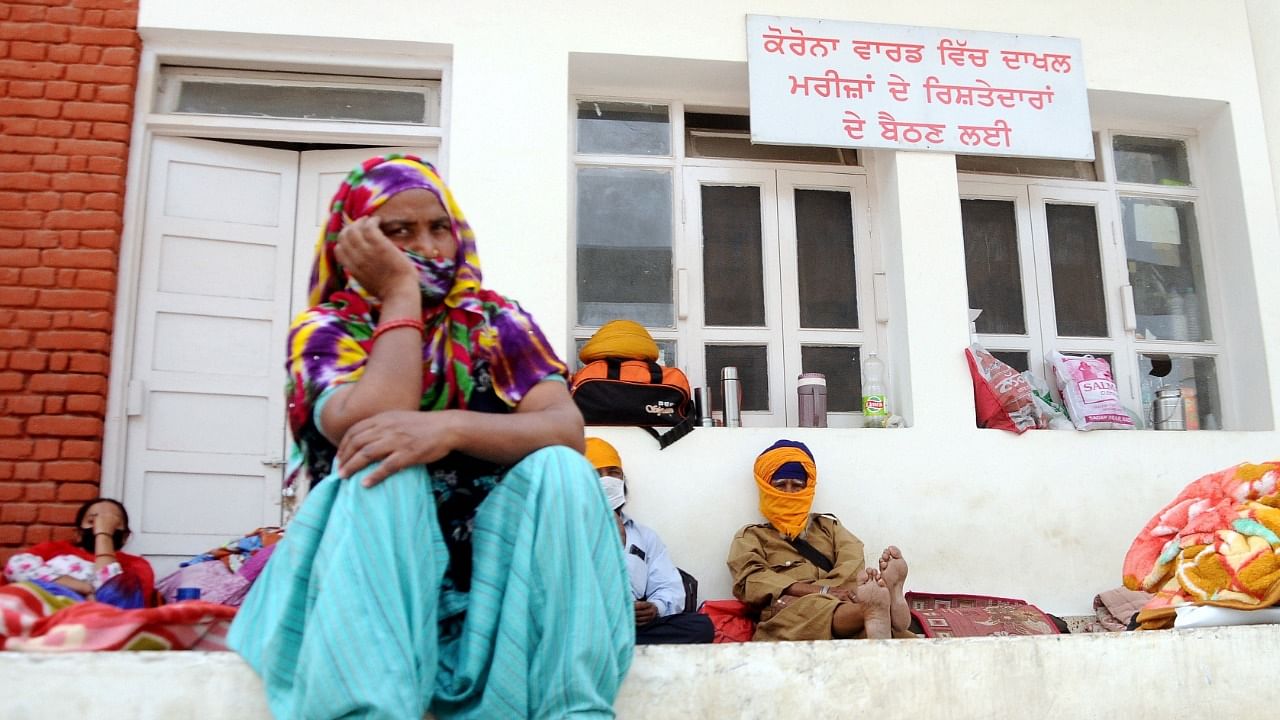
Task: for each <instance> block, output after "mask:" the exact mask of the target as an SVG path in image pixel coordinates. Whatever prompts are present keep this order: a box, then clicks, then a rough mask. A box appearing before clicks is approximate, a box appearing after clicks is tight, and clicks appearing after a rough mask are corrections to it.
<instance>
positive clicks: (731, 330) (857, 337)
mask: <svg viewBox="0 0 1280 720" xmlns="http://www.w3.org/2000/svg"><path fill="white" fill-rule="evenodd" d="M591 101H600V102H619V103H636V104H651V105H664V106H666V107H667V108H668V113H669V116H668V119H669V127H670V129H671V133H672V137H671V150H672V152H671V155H668V156H655V155H601V154H586V153H578V152H576V148H577V133H576V128H577V113H578V105H579V103H581V102H591ZM569 107H570V112H569V117H570V118H572V119H573V121H572V122H571V130H570V148H571V149H572V152H573V154H572V156H571V158H570V164H571V171H570V176H571V178H572V179H571V182H572V183H574V185H575V186H574V187H573V188H571V190H570V192H569V202H570V204H571V207H570V212H569V213H568V215H569V218H570V223H569V224H570V227H569V243H570V247H571V249H572V250H571V253H570V256H571V257H576V248H577V228H576V219H577V211H576V203H577V190H576V178H577V171H578V170H579V169H580V168H585V167H630V168H647V169H656V168H664V169H667V170H668V171H669V172H671V173H672V194H673V197H672V202H673V205H672V229H671V232H672V236H671V239H672V262H673V268H672V270H673V272H672V282H673V287H672V299H673V302H674V305H675V307H674V313H673V314H674V324H675V327H674V328H658V327H650V328H649V332H650V334H651V335H652V336H653V337H654V339H655V340H657V341H658V342H660V343H661V342H663V341H674V342H675V345H676V357H675V358H666V359H665V360H666V362H667V364H669V365H675V366H677V367H680V368H682V369H683V370H684V371H685V372H686V374H687V375H688V376H689V381H690V383H691V384H692V385H694V386H706V385H708V384H709V383H710V382H714V381H717V380H715V379H710V378H707V377H706V356H705V352H704V348H705V347H706V346H707V345H715V344H724V345H743V344H763V345H767V347H768V350H767V358H768V363H769V368H770V370H769V388H768V391H767V394H768V398H769V407H770V410H769V411H768V412H761V411H756V412H747V411H744V412H743V424H744V425H747V426H764V427H769V426H794V425H796V424H797V422H798V409H797V400H796V385H797V376H798V375H799V373H800V367H801V364H800V357H801V345H802V344H803V345H841V346H854V345H856V346H859V347H860V348H861V353H862V354H861V357H864V358H865V357H866V356H867V354H869V353H877V354H878V355H879V356H880V357H882V358H884V357H885V355H886V353H885V352H884V351H883V348H884V343H883V341H882V338H881V333H882V332H884V330H885V324H884V323H883V322H878V320H879V318H878V315H877V312H876V308H875V293H874V290H873V276H874V274H875V273H876V272H879V271H880V263H881V257H882V253H881V252H880V251H879V248H878V247H877V243H876V242H874V240H875V238H874V237H873V234H872V223H871V195H870V189H869V182H868V178H867V171H866V168H865V167H862V166H848V165H826V164H812V163H780V162H768V161H757V160H733V159H721V158H688V157H687V156H686V154H685V133H684V114H685V107H684V103H682V102H680V101H678V100H671V99H659V98H637V97H625V98H623V97H601V96H595V95H592V96H575V97H570V98H569ZM699 180H701V181H706V182H710V183H712V184H726V185H749V184H750V185H759V186H761V187H763V188H764V192H763V193H762V204H761V213H762V242H763V243H764V247H763V248H762V251H763V252H762V254H763V259H764V267H763V268H762V272H763V273H764V287H765V302H766V308H765V311H766V324H765V326H764V327H759V328H757V327H751V328H747V327H707V326H706V325H705V322H704V305H703V294H702V288H703V282H702V281H703V275H702V272H703V271H702V258H701V251H702V248H701V227H700V225H699V224H698V223H696V222H690V218H697V217H699V216H700V209H699V208H700V194H699V193H698V192H697V185H698V181H699ZM810 188H812V189H839V190H848V191H849V192H850V194H851V196H852V201H853V203H854V207H853V212H852V217H853V224H854V236H855V237H854V242H855V250H854V252H855V262H856V263H857V265H856V273H857V279H856V286H857V292H858V312H859V315H860V317H859V321H858V329H857V330H815V329H801V328H800V327H799V308H798V305H796V304H795V303H794V302H792V303H788V302H784V300H783V298H797V297H798V276H797V274H796V270H795V268H796V247H795V245H794V243H782V242H780V239H779V238H780V235H790V236H791V237H794V232H795V231H794V224H795V214H794V210H793V208H794V195H793V192H794V190H795V189H810ZM783 268H791V271H790V272H784V271H783ZM574 275H575V276H576V272H575V273H574ZM571 288H572V289H571V290H570V293H569V295H570V297H569V307H570V316H571V317H572V318H573V322H574V324H573V327H572V332H571V336H572V338H573V340H572V341H571V342H573V343H574V344H575V345H576V344H577V343H579V342H581V341H582V340H584V339H586V338H587V337H590V335H591V334H592V333H594V332H595V331H596V330H598V329H599V326H591V325H581V324H579V323H578V299H577V285H576V283H571ZM779 335H781V338H780V339H779ZM569 351H570V356H571V357H574V358H576V347H570V348H569ZM850 371H851V372H852V368H851V369H850ZM828 423H829V425H830V426H832V427H859V426H861V424H862V415H861V413H856V412H842V413H836V412H831V413H828Z"/></svg>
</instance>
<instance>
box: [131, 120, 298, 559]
mask: <svg viewBox="0 0 1280 720" xmlns="http://www.w3.org/2000/svg"><path fill="white" fill-rule="evenodd" d="M297 187H298V153H297V152H293V151H287V150H271V149H265V148H259V147H247V146H242V145H235V144H230V143H221V142H211V141H205V140H191V139H180V138H157V139H156V140H155V141H154V142H153V144H152V147H151V162H150V167H149V173H148V190H147V197H146V213H145V220H144V222H145V225H144V229H143V242H142V254H141V268H140V274H139V286H138V305H137V311H136V316H135V323H134V327H135V335H134V339H133V340H134V347H133V363H132V367H131V368H130V369H129V370H130V381H129V397H128V399H127V408H126V412H127V414H128V421H127V426H126V432H127V439H126V450H125V467H124V473H123V477H124V501H125V504H126V505H127V506H128V507H129V509H130V511H131V515H132V516H133V522H132V525H133V529H134V540H133V541H132V542H131V546H132V547H131V549H132V550H133V551H134V552H141V553H146V554H148V555H192V554H195V553H198V552H202V551H204V550H206V549H208V548H210V547H213V546H216V545H220V544H221V543H223V542H226V541H227V540H228V539H230V538H233V537H235V536H238V535H240V534H242V533H244V532H247V531H249V530H252V529H254V528H256V527H259V526H262V525H271V524H276V523H279V521H280V480H281V472H282V465H281V464H280V462H279V461H280V460H281V459H282V456H281V453H282V448H283V447H284V431H285V427H284V422H283V418H284V399H283V393H282V392H281V389H280V388H281V381H282V373H283V370H282V369H281V355H282V348H284V345H285V334H286V331H287V329H288V322H289V317H288V314H289V298H288V293H289V288H290V280H291V276H292V274H293V253H292V250H293V239H294V218H295V214H296V207H297Z"/></svg>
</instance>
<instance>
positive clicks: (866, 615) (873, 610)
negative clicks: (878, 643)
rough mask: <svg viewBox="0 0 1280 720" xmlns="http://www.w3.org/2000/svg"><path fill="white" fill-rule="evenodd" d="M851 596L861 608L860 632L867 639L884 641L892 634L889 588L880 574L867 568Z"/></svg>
mask: <svg viewBox="0 0 1280 720" xmlns="http://www.w3.org/2000/svg"><path fill="white" fill-rule="evenodd" d="M853 596H854V598H855V599H856V600H857V602H858V604H859V605H861V606H862V630H863V632H865V633H866V635H867V637H868V638H872V639H884V638H887V637H889V636H890V635H891V634H892V628H893V626H892V624H891V622H892V616H891V614H890V610H889V588H888V587H886V586H885V584H884V580H883V579H882V578H881V577H880V573H879V572H878V571H876V570H873V569H871V568H867V570H866V572H865V573H864V575H863V577H862V581H861V582H860V583H859V584H858V587H857V588H855V589H854V591H853Z"/></svg>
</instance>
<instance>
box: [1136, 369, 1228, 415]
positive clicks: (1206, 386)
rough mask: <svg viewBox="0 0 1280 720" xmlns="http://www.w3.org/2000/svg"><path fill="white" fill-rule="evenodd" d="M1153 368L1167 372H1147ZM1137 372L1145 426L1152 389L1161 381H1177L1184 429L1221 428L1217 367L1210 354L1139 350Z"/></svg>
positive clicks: (1154, 392)
mask: <svg viewBox="0 0 1280 720" xmlns="http://www.w3.org/2000/svg"><path fill="white" fill-rule="evenodd" d="M1153 368H1155V369H1157V372H1162V373H1163V372H1166V371H1167V373H1168V374H1166V375H1164V376H1163V377H1154V376H1153V375H1152V374H1151V371H1152V369H1153ZM1138 376H1139V377H1140V378H1141V379H1142V414H1143V418H1144V419H1145V420H1146V426H1147V427H1148V428H1150V427H1151V408H1152V402H1153V401H1154V400H1155V396H1156V390H1158V389H1160V387H1161V386H1163V385H1177V386H1178V387H1181V388H1182V402H1183V406H1184V408H1185V410H1186V419H1187V429H1188V430H1221V429H1222V408H1221V401H1220V398H1219V395H1218V370H1217V367H1216V364H1215V363H1214V359H1213V358H1211V357H1201V356H1196V355H1159V354H1155V353H1148V354H1142V355H1139V356H1138Z"/></svg>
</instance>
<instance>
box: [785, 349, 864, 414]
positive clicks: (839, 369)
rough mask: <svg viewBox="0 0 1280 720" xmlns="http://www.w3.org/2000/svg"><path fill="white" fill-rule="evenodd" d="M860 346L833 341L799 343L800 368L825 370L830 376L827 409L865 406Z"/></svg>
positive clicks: (808, 370) (807, 370)
mask: <svg viewBox="0 0 1280 720" xmlns="http://www.w3.org/2000/svg"><path fill="white" fill-rule="evenodd" d="M860 351H861V348H858V347H848V346H833V345H803V346H801V347H800V372H802V373H811V372H817V373H822V374H823V375H825V376H826V378H827V411H828V412H859V411H861V410H862V365H861V363H860V362H859V360H860V355H861V352H860Z"/></svg>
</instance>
